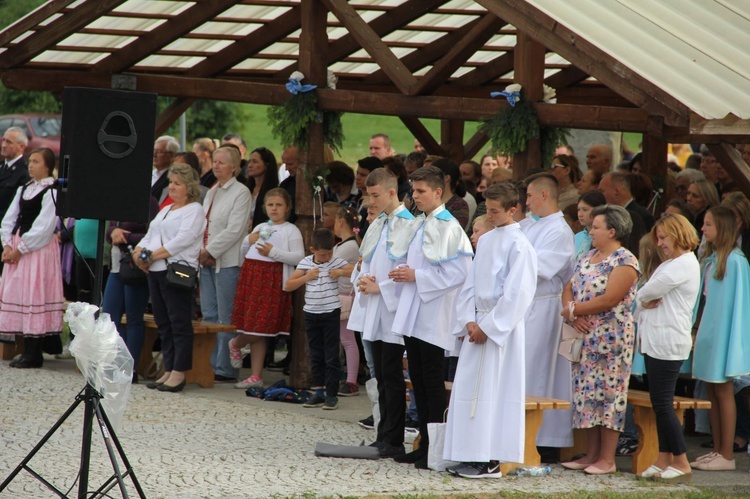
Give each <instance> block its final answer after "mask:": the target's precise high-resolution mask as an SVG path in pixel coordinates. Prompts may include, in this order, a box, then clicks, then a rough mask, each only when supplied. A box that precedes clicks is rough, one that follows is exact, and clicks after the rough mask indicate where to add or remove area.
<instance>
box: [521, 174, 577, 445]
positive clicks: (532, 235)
mask: <svg viewBox="0 0 750 499" xmlns="http://www.w3.org/2000/svg"><path fill="white" fill-rule="evenodd" d="M557 192H558V183H557V179H556V178H555V177H554V176H553V175H552V174H550V173H539V174H536V175H532V176H530V177H529V178H527V179H526V206H527V207H528V209H529V211H531V213H532V215H534V217H539V219H538V220H536V221H533V222H529V223H526V224H524V225H522V229H523V233H524V234H525V235H526V237H527V238H528V239H529V242H530V243H531V245H532V246H533V247H534V249H535V250H536V254H537V261H538V266H539V273H538V275H537V283H536V295H535V296H534V304H533V305H532V307H531V310H530V311H529V315H528V317H527V320H526V392H527V393H528V394H529V395H537V396H540V397H551V398H556V399H562V400H571V401H572V398H573V389H572V375H571V365H570V362H569V361H568V360H566V359H565V358H564V357H562V356H560V355H558V353H557V349H558V346H559V344H560V336H561V331H562V316H561V315H560V311H561V310H562V302H561V298H560V297H561V295H562V290H563V287H564V286H565V284H566V283H567V282H568V281H569V280H570V277H571V276H572V275H573V270H574V269H575V263H576V262H575V235H574V234H573V231H572V230H570V227H569V226H568V224H567V223H566V222H565V218H564V217H563V214H562V212H561V211H560V210H559V209H558V206H557ZM545 412H546V413H545V414H544V421H543V423H542V427H541V428H540V430H539V433H538V434H537V438H536V444H537V445H538V446H543V447H570V446H572V445H573V429H572V421H573V413H572V410H556V411H545Z"/></svg>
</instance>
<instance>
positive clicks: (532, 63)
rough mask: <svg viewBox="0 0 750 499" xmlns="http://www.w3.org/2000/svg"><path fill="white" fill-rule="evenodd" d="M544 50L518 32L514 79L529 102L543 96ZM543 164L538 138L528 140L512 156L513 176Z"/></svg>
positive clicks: (516, 176)
mask: <svg viewBox="0 0 750 499" xmlns="http://www.w3.org/2000/svg"><path fill="white" fill-rule="evenodd" d="M545 52H546V49H545V48H544V45H542V44H540V43H538V42H536V41H534V40H533V39H532V38H531V37H529V35H527V34H526V33H524V32H521V31H519V32H518V35H517V36H516V48H515V51H514V52H513V62H514V75H515V76H514V80H515V82H516V83H518V84H520V85H521V86H522V87H523V90H522V92H521V93H522V96H523V98H524V99H526V100H528V101H530V102H537V101H540V100H542V97H544V86H543V84H544V54H545ZM543 166H544V165H542V150H541V147H540V142H539V139H533V140H530V141H529V143H528V145H527V147H526V150H525V151H523V152H520V153H518V154H515V155H514V156H513V178H516V179H520V178H523V176H524V173H525V172H526V171H527V170H530V169H531V168H540V167H543Z"/></svg>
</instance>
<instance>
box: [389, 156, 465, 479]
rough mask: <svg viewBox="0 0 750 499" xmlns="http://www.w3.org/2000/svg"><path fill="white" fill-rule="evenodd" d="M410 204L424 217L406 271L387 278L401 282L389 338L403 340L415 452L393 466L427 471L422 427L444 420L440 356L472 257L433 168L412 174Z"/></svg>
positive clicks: (451, 341) (450, 343)
mask: <svg viewBox="0 0 750 499" xmlns="http://www.w3.org/2000/svg"><path fill="white" fill-rule="evenodd" d="M410 178H411V180H412V183H413V188H414V192H413V198H414V202H415V203H416V205H417V207H418V208H419V210H420V211H421V212H422V213H423V214H421V215H419V216H418V217H417V222H418V223H420V226H419V229H418V230H417V232H416V234H415V236H414V238H412V240H411V244H410V245H409V250H408V253H407V257H406V265H399V266H398V267H397V268H395V269H394V270H392V271H391V272H390V273H389V274H388V276H389V277H390V278H391V279H393V281H395V282H402V283H404V284H403V288H402V290H401V298H400V300H399V305H398V309H397V310H396V316H395V318H394V320H393V332H395V333H397V334H400V335H402V336H403V337H404V344H405V345H406V354H407V356H408V358H409V374H410V376H411V382H412V385H413V387H414V398H415V400H416V403H417V414H418V416H419V418H418V419H419V433H420V436H421V440H420V446H419V449H418V450H416V451H414V452H410V453H408V454H405V455H404V456H398V457H396V458H395V461H397V462H400V463H410V464H414V466H415V467H416V468H419V469H427V452H428V448H429V436H428V434H427V424H428V423H437V422H440V421H442V420H443V417H444V413H445V408H446V406H447V400H446V395H445V383H444V379H445V368H444V364H445V351H446V350H453V349H454V348H455V345H456V341H455V338H454V337H453V336H452V335H451V332H452V330H453V326H454V324H455V322H456V307H455V299H456V295H457V294H458V290H459V289H460V287H461V286H462V285H463V284H464V281H465V280H466V274H467V273H468V270H469V266H470V265H471V257H472V256H473V251H472V249H471V242H470V241H469V238H468V237H467V236H466V233H465V232H464V230H463V227H461V224H460V223H459V222H458V220H456V219H455V218H454V217H453V215H451V214H450V212H449V211H448V210H446V209H445V205H444V204H443V201H442V196H443V188H444V186H445V175H444V174H443V172H442V171H441V170H440V168H438V167H436V166H425V167H422V168H420V169H419V170H417V171H415V172H414V173H412V174H411V177H410Z"/></svg>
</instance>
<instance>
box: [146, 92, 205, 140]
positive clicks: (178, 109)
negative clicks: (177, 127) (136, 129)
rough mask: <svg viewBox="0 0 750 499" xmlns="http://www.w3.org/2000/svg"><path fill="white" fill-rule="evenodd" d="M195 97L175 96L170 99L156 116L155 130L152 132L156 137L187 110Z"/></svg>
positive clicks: (162, 133)
mask: <svg viewBox="0 0 750 499" xmlns="http://www.w3.org/2000/svg"><path fill="white" fill-rule="evenodd" d="M195 101H196V99H183V98H179V97H178V98H177V99H175V100H174V101H172V103H171V104H169V106H167V108H166V109H165V110H164V111H162V112H161V114H159V116H157V117H156V131H155V132H154V133H155V135H156V136H157V137H159V136H161V135H164V134H165V133H166V131H167V130H168V129H169V127H170V126H172V123H174V122H175V121H177V119H178V118H179V117H180V116H182V114H183V113H184V112H185V111H187V110H188V109H189V108H190V106H192V105H193V103H194V102H195Z"/></svg>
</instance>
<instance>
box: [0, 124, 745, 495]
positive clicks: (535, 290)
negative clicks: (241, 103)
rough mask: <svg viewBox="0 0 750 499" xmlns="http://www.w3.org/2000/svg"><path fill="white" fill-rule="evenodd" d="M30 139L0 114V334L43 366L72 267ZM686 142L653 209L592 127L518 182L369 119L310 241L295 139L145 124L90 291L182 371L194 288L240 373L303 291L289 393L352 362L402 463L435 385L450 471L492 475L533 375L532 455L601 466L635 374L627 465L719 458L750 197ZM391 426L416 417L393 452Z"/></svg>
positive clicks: (433, 416)
mask: <svg viewBox="0 0 750 499" xmlns="http://www.w3.org/2000/svg"><path fill="white" fill-rule="evenodd" d="M25 140H26V139H25V135H24V133H23V131H22V130H20V129H15V128H11V129H9V130H8V131H7V132H6V133H5V136H4V138H3V143H2V155H3V156H4V157H5V158H6V163H5V164H3V165H2V167H1V168H0V208H1V209H2V210H3V217H2V224H1V226H0V236H1V237H2V244H3V253H2V264H3V266H4V268H3V274H2V280H1V282H0V329H2V331H0V332H2V333H4V334H23V335H24V339H25V341H24V353H23V355H22V356H21V357H20V358H18V359H16V360H14V361H13V362H12V363H11V366H13V367H16V368H38V367H41V366H42V363H43V355H42V354H43V352H47V353H55V350H57V349H59V346H58V345H56V344H51V342H50V341H48V340H49V339H50V338H59V333H60V330H61V329H62V310H63V307H64V300H65V298H66V297H67V298H71V297H70V296H68V293H67V291H68V287H66V286H69V285H70V284H71V282H72V281H73V280H74V279H73V278H72V277H71V276H72V275H73V274H75V273H76V272H74V271H73V272H72V271H71V270H70V269H71V259H72V255H71V251H68V249H69V248H67V249H66V246H65V245H66V244H68V245H69V244H71V239H72V242H76V237H72V238H71V234H70V233H71V232H73V235H74V236H78V234H85V230H84V229H83V227H81V225H83V224H81V221H69V220H58V219H57V217H56V215H55V207H54V202H55V190H54V189H53V188H52V185H53V183H54V175H53V170H54V166H55V158H54V155H53V154H52V152H51V151H50V150H49V149H37V150H34V151H31V154H30V155H29V158H28V165H27V163H26V160H25V159H24V158H23V156H22V154H21V153H22V151H23V148H24V147H25V145H26V142H25ZM744 151H745V154H746V156H745V159H746V161H747V160H750V147H748V146H745V148H744ZM696 154H697V155H698V159H699V161H697V162H696V161H693V162H692V163H693V164H694V165H695V166H696V167H695V168H692V167H691V166H690V165H688V166H687V167H685V169H681V168H680V167H679V166H676V167H674V171H672V169H670V172H671V173H670V175H669V180H668V185H667V189H666V194H667V197H668V199H667V200H666V202H665V203H664V205H665V206H666V209H665V212H664V214H663V215H662V216H661V218H658V219H657V218H655V216H654V213H655V207H656V204H657V203H656V200H654V199H653V196H654V193H655V191H654V189H653V186H652V185H651V180H650V179H649V178H648V177H646V176H645V175H643V174H642V173H640V171H641V167H642V157H641V156H640V155H635V156H634V157H632V158H631V159H629V160H627V161H624V162H623V163H621V164H620V165H617V166H616V167H615V165H613V164H612V158H613V154H612V149H611V148H610V147H609V146H607V145H603V144H596V145H593V146H591V147H590V148H589V150H588V151H587V154H586V160H585V164H586V168H585V170H586V171H585V172H584V171H582V164H581V163H579V161H578V159H577V158H576V156H575V153H574V151H573V150H572V149H571V148H570V147H567V146H566V147H563V148H560V149H559V150H558V151H556V154H555V156H554V158H553V160H552V162H551V164H550V165H544V166H545V168H538V169H533V170H530V171H528V172H526V174H525V178H524V179H523V180H513V173H512V161H511V158H506V157H502V156H501V157H497V156H495V155H492V154H487V155H485V156H483V157H482V158H481V161H480V162H474V161H470V160H468V161H464V162H462V163H460V164H458V163H456V162H454V161H453V160H451V159H448V158H442V157H437V156H431V155H428V154H426V153H425V151H424V150H423V148H422V147H421V146H420V145H419V143H418V142H415V148H414V151H413V152H411V153H409V154H408V155H396V154H395V152H394V151H393V149H392V147H391V144H390V140H389V137H388V136H387V135H386V134H382V133H379V134H374V135H373V136H372V138H371V140H370V155H369V156H367V157H365V158H362V159H361V160H359V161H358V162H357V166H356V167H355V168H352V167H350V166H349V165H347V164H346V163H343V162H340V161H333V158H332V157H331V158H328V160H329V161H328V163H327V164H326V165H325V166H324V168H323V169H322V170H325V171H326V173H325V182H326V186H325V189H324V190H323V191H322V193H321V195H322V196H323V197H324V199H320V200H319V201H320V203H321V208H322V209H321V210H320V211H321V212H319V213H318V216H319V220H317V221H316V224H317V226H316V230H315V231H314V232H313V233H312V237H311V241H310V246H309V247H307V248H306V247H305V244H304V242H303V236H302V233H301V232H300V230H299V229H298V228H297V226H296V225H294V223H293V222H294V220H295V217H296V215H295V195H296V177H297V174H298V171H299V165H300V164H303V158H302V157H301V155H300V152H299V151H298V150H297V149H296V148H294V147H289V148H286V149H285V150H284V151H283V152H282V154H281V159H282V163H283V164H281V165H279V163H278V162H277V160H276V156H275V155H274V154H273V153H272V152H271V151H270V150H269V149H267V148H265V147H258V148H255V149H253V150H251V151H249V154H248V150H247V146H246V144H245V142H244V141H243V140H242V138H241V137H240V136H238V135H236V134H228V135H226V136H224V137H223V140H222V141H215V140H213V139H209V138H201V139H198V140H196V141H195V143H194V145H193V148H192V151H180V145H179V143H178V142H177V141H176V140H175V139H174V138H172V137H169V136H163V137H159V138H158V139H157V140H156V142H155V144H154V169H153V175H152V181H151V194H152V200H151V210H150V213H151V217H150V219H151V220H150V222H149V223H148V224H135V223H132V222H127V221H111V222H110V224H109V229H108V231H107V241H108V243H110V244H111V250H110V252H109V255H108V256H109V265H108V278H107V280H106V287H105V290H104V299H103V310H104V312H106V313H109V314H110V316H111V318H112V319H113V321H114V322H115V323H116V324H117V326H118V330H119V331H120V333H121V335H122V336H123V338H124V339H125V341H126V344H127V346H128V349H129V350H130V352H131V354H132V355H133V357H134V359H135V360H136V362H137V360H138V357H139V355H140V353H141V349H142V346H143V342H144V335H145V333H144V322H143V316H144V312H145V310H146V309H147V306H148V304H149V303H150V304H151V309H152V311H153V314H154V320H155V322H156V324H157V328H158V333H159V338H160V340H161V341H160V343H161V353H162V358H163V367H164V373H163V375H161V376H160V377H158V378H157V379H155V380H153V381H150V382H149V383H147V385H146V386H147V387H148V388H151V389H155V390H157V391H160V392H179V391H181V390H182V389H183V388H184V386H185V380H186V372H187V371H188V370H190V369H191V367H192V355H193V329H192V327H193V326H192V320H193V318H194V317H195V316H196V312H197V311H196V308H199V310H200V316H202V318H203V320H204V321H207V322H212V323H220V324H232V325H233V326H234V327H235V328H236V330H237V333H220V334H219V335H218V337H217V341H216V346H215V348H214V351H213V352H212V354H211V366H212V368H213V370H214V375H215V378H214V379H215V381H216V382H218V383H233V384H234V385H235V386H236V387H237V388H240V389H261V388H262V387H264V385H265V383H264V380H263V375H264V369H265V368H266V367H267V366H268V365H269V363H270V364H273V365H274V366H275V367H282V368H283V367H285V366H288V359H285V360H284V361H281V362H280V363H276V362H275V361H274V359H273V346H274V341H275V340H276V338H277V337H279V336H286V337H287V338H288V341H294V337H293V336H292V337H290V336H291V333H292V317H293V314H294V313H295V310H296V309H301V310H302V313H303V314H304V321H303V322H304V325H305V331H306V336H307V341H308V347H309V352H310V367H311V372H312V382H313V384H312V386H311V387H310V389H311V393H312V394H311V397H310V398H309V399H308V400H307V401H306V402H305V404H304V405H305V407H308V408H315V407H322V408H323V409H325V410H332V409H336V408H337V407H338V403H339V400H338V398H339V397H347V396H353V395H358V394H359V392H360V382H361V381H362V373H363V372H364V373H366V376H365V377H367V376H369V377H370V378H371V381H370V382H369V383H371V385H372V386H373V388H374V390H372V391H371V392H370V390H368V393H373V394H376V395H373V396H372V402H373V414H372V415H371V416H370V417H368V418H364V419H363V420H362V421H361V422H360V424H361V425H363V426H365V427H370V428H374V429H376V438H375V441H374V442H373V443H372V444H371V445H372V446H373V447H375V448H377V450H378V453H379V455H380V456H381V457H384V458H394V459H395V460H396V461H397V462H400V463H408V464H413V465H414V466H415V467H417V468H426V467H427V456H428V453H429V449H430V444H431V442H430V435H429V433H428V431H427V425H428V424H429V423H435V422H441V421H443V418H444V414H445V411H446V408H447V407H448V406H450V410H449V411H448V420H447V430H446V434H445V450H444V456H443V457H444V458H445V459H446V460H450V461H455V462H457V463H459V464H457V465H455V466H452V467H450V468H449V469H448V471H450V472H451V473H453V474H455V475H457V476H461V477H466V478H488V477H489V478H494V477H498V476H501V473H500V468H499V463H500V462H522V461H523V455H524V440H525V437H524V406H525V404H524V402H525V396H526V395H527V394H528V395H536V396H541V397H550V398H555V399H562V400H569V401H571V403H572V405H571V409H570V410H557V411H549V412H548V413H546V414H545V416H544V422H543V424H542V427H541V429H540V430H539V433H538V435H537V440H536V444H537V446H538V447H539V448H540V450H542V451H543V453H544V456H545V458H547V459H555V458H556V457H555V454H556V452H557V451H558V450H559V449H560V448H563V447H570V446H572V444H573V430H574V429H582V430H585V434H586V441H587V446H586V453H585V455H584V456H583V457H580V458H578V459H576V460H574V461H569V462H565V463H562V465H563V466H564V467H565V468H568V469H572V470H583V471H584V472H585V473H588V474H596V475H600V474H606V473H612V472H614V471H615V470H616V467H615V455H616V454H618V453H623V452H625V451H623V448H626V447H628V445H626V444H627V439H628V438H631V439H632V438H633V437H632V425H633V423H632V415H630V414H629V412H628V410H627V407H628V404H627V393H628V387H629V386H630V385H631V384H632V383H634V382H637V383H645V386H647V388H648V390H649V392H650V394H651V401H652V405H653V407H654V411H655V413H656V419H657V429H658V434H659V456H658V459H657V461H656V462H654V463H653V464H652V465H651V466H650V467H649V468H648V470H646V471H645V472H644V473H643V476H644V477H656V478H658V479H661V480H667V481H670V480H671V481H687V480H689V479H690V477H691V476H692V475H691V471H692V469H700V470H731V469H734V468H735V460H734V457H733V453H734V452H736V451H737V449H738V448H741V449H746V448H747V445H748V438H750V431H748V426H750V415H748V412H747V409H746V407H745V406H744V405H743V404H737V403H736V400H735V395H736V393H738V392H739V393H740V394H742V393H746V392H747V391H748V390H747V389H746V387H747V386H750V377H748V375H749V374H750V342H749V341H748V340H747V333H746V331H745V330H744V329H743V328H745V324H746V323H747V318H746V317H745V314H746V313H747V312H746V310H747V308H746V307H744V306H743V305H744V304H746V301H747V297H748V296H750V265H749V264H748V258H750V201H748V199H747V197H745V195H744V194H742V193H741V192H740V191H739V189H738V188H737V186H736V185H735V184H734V182H732V180H731V178H730V177H729V175H727V174H726V171H725V170H724V169H723V168H722V167H721V165H720V164H719V163H718V162H717V161H716V158H715V157H714V156H713V155H712V154H711V152H710V150H709V149H708V148H706V147H701V148H700V149H699V152H698V153H696ZM677 170H679V171H677ZM80 237H84V236H80ZM306 255H308V256H306ZM78 259H80V258H78ZM75 263H76V264H77V266H78V267H79V269H80V268H82V267H83V265H85V262H78V261H76V262H75ZM39 269H43V271H41V272H40V270H39ZM66 269H67V271H66ZM175 269H181V270H175ZM175 272H177V273H178V274H180V273H181V274H182V276H183V277H188V278H190V277H191V274H193V275H195V276H199V279H197V281H198V282H199V285H198V288H197V289H195V288H194V287H193V286H186V285H183V284H179V283H175V282H174V281H175V279H174V274H175ZM178 280H179V279H178ZM64 283H65V284H66V286H64ZM89 287H90V285H89ZM302 288H304V292H302V291H301V290H302ZM296 290H300V292H295V291H296ZM77 297H80V291H79V294H78V295H77ZM299 300H302V302H301V303H300V305H301V306H300V307H295V303H296V302H298V301H299ZM196 304H198V305H196ZM123 316H125V317H126V318H127V325H124V324H122V318H123ZM704 317H705V318H706V319H705V320H704ZM564 323H567V324H569V325H570V326H571V327H572V328H573V329H574V330H575V331H576V332H577V333H578V334H579V335H580V337H581V340H582V341H581V355H580V358H575V359H573V360H569V359H567V358H566V357H564V356H561V355H559V354H558V344H559V342H560V337H561V330H562V328H563V324H564ZM57 342H58V343H59V339H57ZM269 353H270V355H269ZM342 353H343V355H342ZM248 354H249V355H248ZM246 356H247V357H249V359H248V358H246ZM404 356H406V358H407V360H408V374H409V378H410V380H411V383H412V386H413V394H412V403H413V407H409V408H407V405H406V399H405V379H404V373H403V358H404ZM342 357H343V359H344V361H345V365H346V373H345V374H344V375H342V364H341V359H342ZM248 360H249V367H250V376H249V377H247V378H246V379H242V377H241V376H240V369H241V368H243V367H245V366H248ZM641 364H642V365H643V366H645V368H640V367H634V366H639V365H641ZM681 373H682V374H684V373H692V377H693V378H695V379H696V380H697V383H696V385H697V386H696V393H697V394H698V393H705V396H706V397H707V398H708V399H709V400H710V401H711V403H712V408H711V410H710V411H709V414H708V423H704V426H703V429H704V430H705V431H706V432H709V431H710V432H711V434H712V436H713V441H712V442H711V444H710V445H711V452H708V453H707V454H705V455H702V456H699V457H696V458H695V459H694V460H693V461H690V460H689V459H688V457H687V455H686V448H685V442H684V437H683V430H682V428H681V426H680V423H679V421H678V420H677V418H676V416H675V414H674V411H673V410H672V400H673V397H674V395H675V392H676V390H677V386H678V380H679V378H680V376H681ZM644 374H645V377H643V378H642V377H641V376H642V375H644ZM636 378H637V379H636ZM508 380H513V381H512V382H509V381H508ZM446 381H452V382H453V388H452V392H451V397H450V401H449V400H447V399H446V396H445V390H444V383H445V382H446ZM134 382H137V377H134ZM742 390H744V392H743V391H742ZM698 419H699V418H698ZM407 424H409V425H414V426H415V427H416V428H417V429H418V430H419V433H420V436H421V445H420V446H419V448H418V449H417V450H415V451H412V452H409V453H407V452H405V448H404V428H405V426H406V425H407ZM629 428H630V430H629ZM628 435H631V436H630V437H628Z"/></svg>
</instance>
